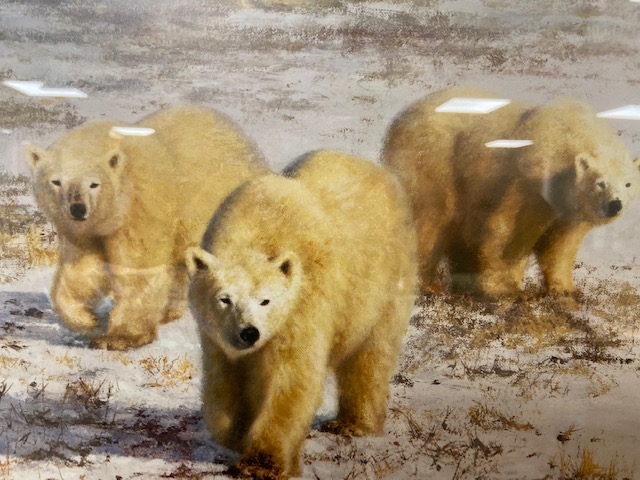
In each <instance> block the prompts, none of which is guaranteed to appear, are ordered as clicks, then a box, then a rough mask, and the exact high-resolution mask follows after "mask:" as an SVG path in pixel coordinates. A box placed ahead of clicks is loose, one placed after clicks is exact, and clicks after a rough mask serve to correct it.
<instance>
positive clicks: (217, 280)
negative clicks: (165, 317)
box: [187, 151, 417, 478]
mask: <svg viewBox="0 0 640 480" xmlns="http://www.w3.org/2000/svg"><path fill="white" fill-rule="evenodd" d="M187 265H188V266H189V272H190V275H191V278H192V281H191V287H190V302H191V309H192V311H193V314H194V317H195V318H196V319H197V321H198V325H199V330H200V334H201V341H202V346H203V350H204V353H203V359H204V395H203V397H204V398H203V401H204V414H205V418H206V421H207V423H208V426H209V429H210V430H211V432H212V434H213V437H214V438H215V440H216V441H217V442H219V443H221V444H222V445H225V446H227V447H229V448H232V449H234V450H237V451H240V452H242V458H241V461H240V464H239V465H238V466H237V467H236V470H237V472H238V473H241V474H243V475H246V476H248V477H250V478H275V477H279V476H284V477H287V476H291V475H298V474H299V473H300V465H299V461H300V454H301V450H302V448H303V444H304V440H305V438H306V436H307V433H308V431H309V427H310V425H311V423H312V421H313V417H314V413H315V411H316V409H317V408H318V407H319V405H320V402H321V400H322V393H323V385H324V381H325V376H326V374H327V372H328V370H329V369H333V370H335V372H336V375H337V381H338V388H339V413H338V417H337V419H336V420H335V421H333V422H331V423H330V424H329V425H328V426H327V428H328V429H329V430H331V431H334V432H337V433H348V434H353V435H365V434H379V433H382V431H383V426H384V420H385V414H386V404H387V396H388V392H389V386H388V383H389V380H390V377H391V375H392V373H393V371H394V369H395V367H396V362H397V357H398V354H399V350H400V347H401V344H402V340H403V337H404V334H405V331H406V328H407V324H408V321H409V317H410V314H411V310H412V307H413V301H414V288H415V281H416V275H417V271H416V261H415V231H414V228H413V223H412V220H411V212H410V210H409V207H408V204H407V202H406V199H405V195H404V192H403V191H402V189H401V187H400V185H399V184H398V183H397V181H396V180H395V179H394V178H393V176H392V175H390V174H389V173H388V172H386V171H385V170H384V169H382V168H381V167H379V166H377V165H375V164H373V163H371V162H368V161H366V160H362V159H359V158H356V157H351V156H348V155H344V154H340V153H337V152H332V151H320V152H316V153H314V154H310V155H308V156H306V157H305V158H303V159H301V160H300V161H298V162H296V163H294V164H293V165H292V166H291V167H289V168H288V169H286V170H285V172H284V176H279V175H267V176H264V177H261V178H259V179H255V180H253V181H250V182H249V183H246V184H245V185H243V186H242V187H240V188H239V189H238V190H236V192H234V193H233V194H232V195H231V196H230V197H229V198H228V199H227V201H226V202H225V203H224V204H223V206H222V207H221V208H220V210H219V211H218V213H217V214H216V216H215V218H214V219H213V220H212V223H211V224H210V226H209V231H208V232H207V233H206V234H205V237H204V239H203V241H202V248H192V249H190V250H189V251H188V252H187Z"/></svg>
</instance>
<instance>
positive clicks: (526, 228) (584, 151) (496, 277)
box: [382, 87, 640, 297]
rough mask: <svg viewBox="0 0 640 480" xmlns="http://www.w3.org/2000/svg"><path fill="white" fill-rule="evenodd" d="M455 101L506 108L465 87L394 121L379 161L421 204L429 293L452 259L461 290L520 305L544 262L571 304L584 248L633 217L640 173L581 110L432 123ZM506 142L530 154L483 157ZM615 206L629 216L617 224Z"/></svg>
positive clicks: (510, 110) (555, 105) (514, 106)
mask: <svg viewBox="0 0 640 480" xmlns="http://www.w3.org/2000/svg"><path fill="white" fill-rule="evenodd" d="M454 97H466V98H496V97H498V98H499V97H500V96H499V95H496V94H492V93H489V92H485V91H481V90H477V89H474V88H468V87H456V88H452V89H448V90H444V91H441V92H437V93H435V94H433V95H431V96H429V97H427V98H425V99H423V100H421V101H419V102H417V103H415V104H414V105H411V106H410V107H409V108H408V109H407V110H406V111H404V112H402V113H401V114H400V115H399V116H398V117H397V118H396V120H395V121H394V122H393V124H392V125H391V127H390V129H389V132H388V135H387V138H386V142H385V146H384V150H383V153H382V162H383V163H384V164H386V165H388V166H389V167H390V168H391V169H392V170H393V171H394V172H395V173H396V174H397V176H398V178H399V179H400V181H401V183H402V184H403V186H404V187H405V189H406V190H407V192H408V194H409V198H410V201H411V204H412V209H413V212H414V216H415V218H416V221H417V228H418V251H419V256H420V277H421V281H422V289H423V290H424V291H427V292H428V291H439V290H440V289H441V287H440V285H439V281H438V278H437V270H438V267H439V265H440V263H441V261H442V260H443V259H447V260H448V261H449V265H450V269H451V276H452V281H453V284H454V287H455V288H458V289H462V290H465V291H473V292H475V293H478V294H480V295H486V296H488V297H500V296H503V295H512V294H514V293H516V292H517V291H518V290H519V289H520V288H521V285H522V280H523V276H524V271H525V267H526V264H527V260H528V258H529V256H530V254H532V253H535V254H536V256H537V259H538V262H539V263H540V266H541V270H542V273H543V276H544V279H545V286H546V289H547V291H548V292H557V293H574V292H575V285H574V282H573V278H572V269H573V264H574V262H575V258H576V254H577V251H578V249H579V247H580V244H581V242H582V240H583V238H584V236H585V235H586V233H587V232H588V231H589V230H590V229H591V228H593V227H594V226H597V225H602V224H605V223H608V222H610V221H612V220H613V219H615V218H617V217H618V216H619V215H620V214H622V213H623V212H624V211H625V210H626V209H627V206H628V204H629V203H630V202H631V201H632V200H633V198H634V197H635V196H636V195H637V193H638V191H639V190H640V173H639V172H638V166H639V164H640V162H638V160H636V161H635V162H632V160H631V157H630V154H629V152H628V150H627V149H626V148H625V146H624V144H623V142H622V140H621V139H620V138H619V137H618V135H617V134H616V132H615V131H614V130H613V129H612V128H611V126H609V125H608V124H607V123H606V122H605V121H604V120H602V119H599V118H597V116H596V114H595V112H594V111H593V110H592V109H591V108H590V107H589V106H588V105H586V104H584V103H582V102H580V101H578V100H573V99H559V100H555V101H553V102H551V103H549V104H547V105H544V106H540V107H532V106H530V105H526V104H523V103H519V102H512V103H510V104H509V105H507V106H506V107H503V108H500V109H498V110H495V111H494V112H492V113H489V114H486V115H478V114H465V113H437V112H436V111H435V109H436V107H438V106H439V105H441V104H443V103H444V102H446V101H447V100H449V99H451V98H454ZM497 139H519V140H531V141H533V145H531V146H526V147H523V148H520V149H514V150H512V149H495V148H487V147H486V146H485V144H486V143H487V142H490V141H492V140H497ZM601 182H604V184H603V185H604V187H602V185H598V184H599V183H601ZM627 185H629V186H627ZM616 200H619V201H620V205H619V206H620V211H617V212H616V213H615V214H614V215H609V214H608V213H607V211H609V212H610V211H611V210H612V209H613V207H612V205H613V204H611V202H615V201H616Z"/></svg>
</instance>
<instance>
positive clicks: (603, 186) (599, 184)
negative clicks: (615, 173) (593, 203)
mask: <svg viewBox="0 0 640 480" xmlns="http://www.w3.org/2000/svg"><path fill="white" fill-rule="evenodd" d="M596 185H598V188H599V189H600V190H604V189H605V188H606V187H607V184H606V183H604V182H598V183H597V184H596Z"/></svg>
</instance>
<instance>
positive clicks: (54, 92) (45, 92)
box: [2, 80, 89, 98]
mask: <svg viewBox="0 0 640 480" xmlns="http://www.w3.org/2000/svg"><path fill="white" fill-rule="evenodd" d="M2 84H3V85H4V86H6V87H9V88H13V89H14V90H17V91H19V92H20V93H24V94H25V95H28V96H30V97H64V98H87V97H88V96H89V95H87V94H86V93H84V92H82V91H80V90H78V89H77V88H44V83H43V82H22V81H19V80H5V81H3V82H2Z"/></svg>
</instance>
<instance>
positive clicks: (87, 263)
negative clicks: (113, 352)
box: [25, 107, 268, 350]
mask: <svg viewBox="0 0 640 480" xmlns="http://www.w3.org/2000/svg"><path fill="white" fill-rule="evenodd" d="M123 126H126V125H124V124H122V123H120V122H113V121H107V120H96V121H91V122H88V123H86V124H84V125H82V126H80V127H78V128H77V129H74V130H72V131H70V132H68V133H67V134H66V135H64V136H63V137H62V138H61V139H59V140H58V141H57V142H56V143H54V144H53V145H52V146H51V147H49V148H48V149H46V150H44V149H41V148H39V147H36V146H31V145H28V146H26V147H25V154H26V160H27V162H28V163H29V165H30V167H31V170H32V176H33V188H34V194H35V197H36V201H37V204H38V206H39V208H40V209H42V210H43V211H44V213H45V214H46V216H47V218H48V219H49V220H50V221H51V222H52V223H53V225H54V227H55V229H56V230H57V232H58V234H59V235H58V238H59V241H60V242H59V243H60V261H59V265H58V268H57V271H56V275H55V278H54V282H53V286H52V290H51V299H52V303H53V306H54V309H55V311H56V312H57V314H58V315H59V317H60V320H61V321H62V323H63V324H64V325H65V326H67V327H68V328H70V329H72V330H74V331H78V332H81V333H86V334H89V335H91V336H92V344H93V346H95V347H98V348H109V349H118V350H124V349H128V348H133V347H139V346H141V345H144V344H146V343H149V342H151V341H153V340H154V338H155V337H156V330H157V326H158V324H160V323H162V322H168V321H171V320H174V319H176V318H179V317H180V316H181V315H182V313H183V311H184V310H185V309H186V306H187V299H186V295H187V286H188V276H187V272H186V266H185V264H184V251H185V250H186V248H187V247H188V246H190V245H197V244H198V243H199V241H200V238H201V236H202V234H203V232H204V230H205V229H206V226H207V223H208V220H209V218H210V217H211V215H212V213H213V212H214V211H215V208H216V206H217V205H218V204H219V203H220V202H221V201H222V200H223V199H224V198H225V197H226V195H227V194H228V193H229V192H230V191H231V190H233V189H234V188H235V187H236V186H238V185H239V184H240V183H242V182H244V181H245V180H247V179H248V178H250V177H252V176H254V175H258V174H261V173H264V172H266V171H268V169H267V167H266V165H265V163H264V161H263V159H262V157H261V155H260V153H259V152H258V150H257V149H256V147H255V146H254V145H253V144H252V143H251V142H250V141H249V140H248V139H247V137H246V136H245V135H244V134H243V133H242V132H241V131H240V129H239V128H238V127H237V126H235V125H234V124H233V122H232V121H231V120H230V119H228V118H227V117H226V116H224V115H222V114H220V113H217V112H214V111H211V110H207V109H203V108H198V107H177V108H173V109H168V110H165V111H161V112H158V113H155V114H153V115H151V116H149V117H147V118H146V119H144V120H142V121H141V122H139V123H137V124H135V125H134V127H137V128H145V129H148V130H147V133H148V132H151V131H153V132H154V133H153V134H151V135H148V136H122V135H120V134H118V133H116V131H117V129H115V130H114V127H123ZM149 129H150V130H149ZM204 198H206V201H203V199H204ZM110 296H111V297H113V300H114V306H113V309H112V311H111V312H110V316H109V324H108V328H107V330H106V333H104V332H103V333H100V332H99V322H98V320H97V318H96V315H95V313H94V310H95V307H96V306H97V305H98V303H99V302H101V301H102V300H103V299H104V298H106V297H110Z"/></svg>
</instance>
